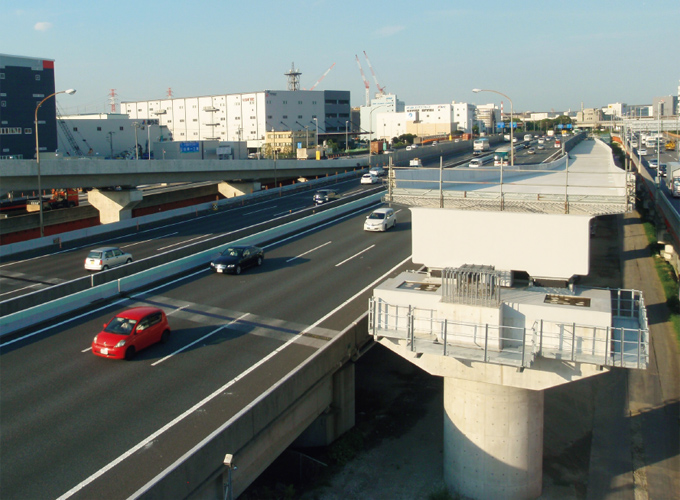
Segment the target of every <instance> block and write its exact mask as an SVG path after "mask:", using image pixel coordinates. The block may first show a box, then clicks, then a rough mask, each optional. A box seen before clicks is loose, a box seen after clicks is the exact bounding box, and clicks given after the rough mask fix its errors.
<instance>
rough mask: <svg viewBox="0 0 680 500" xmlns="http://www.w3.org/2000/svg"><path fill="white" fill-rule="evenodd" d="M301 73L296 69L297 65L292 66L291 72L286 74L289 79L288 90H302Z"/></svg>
mask: <svg viewBox="0 0 680 500" xmlns="http://www.w3.org/2000/svg"><path fill="white" fill-rule="evenodd" d="M301 74H302V73H300V70H299V69H295V63H292V64H291V65H290V71H288V72H287V73H284V75H286V76H287V77H288V90H293V91H295V90H300V75H301Z"/></svg>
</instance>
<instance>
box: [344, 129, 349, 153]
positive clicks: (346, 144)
mask: <svg viewBox="0 0 680 500" xmlns="http://www.w3.org/2000/svg"><path fill="white" fill-rule="evenodd" d="M348 124H349V121H346V122H345V153H346V152H347V150H348V149H349V148H348V146H349V143H348V142H347V125H348Z"/></svg>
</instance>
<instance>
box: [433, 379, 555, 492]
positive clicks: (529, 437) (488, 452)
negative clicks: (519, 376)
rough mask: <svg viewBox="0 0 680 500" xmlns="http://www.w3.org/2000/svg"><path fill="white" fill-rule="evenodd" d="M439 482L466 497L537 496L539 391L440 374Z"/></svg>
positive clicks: (540, 459)
mask: <svg viewBox="0 0 680 500" xmlns="http://www.w3.org/2000/svg"><path fill="white" fill-rule="evenodd" d="M443 469H444V481H445V482H446V485H447V487H448V488H449V490H450V491H452V492H457V493H459V494H461V495H463V496H465V497H469V498H477V499H482V498H504V499H528V498H537V497H538V496H540V494H541V490H542V473H543V391H531V390H527V389H518V388H514V387H507V386H501V385H496V384H489V383H485V382H477V381H471V380H462V379H454V378H450V377H445V378H444V467H443Z"/></svg>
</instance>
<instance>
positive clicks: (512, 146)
mask: <svg viewBox="0 0 680 500" xmlns="http://www.w3.org/2000/svg"><path fill="white" fill-rule="evenodd" d="M472 91H473V92H474V93H475V94H476V93H478V92H493V93H494V94H498V95H502V96H503V97H505V98H506V99H507V100H508V101H510V166H513V167H514V166H515V143H514V142H513V139H514V136H513V118H512V116H513V109H512V99H510V98H509V97H508V96H507V95H505V94H503V93H502V92H498V91H497V90H489V89H472ZM501 172H502V169H501ZM501 182H502V181H501Z"/></svg>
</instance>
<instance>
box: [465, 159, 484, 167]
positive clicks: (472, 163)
mask: <svg viewBox="0 0 680 500" xmlns="http://www.w3.org/2000/svg"><path fill="white" fill-rule="evenodd" d="M482 165H484V162H483V161H482V159H481V158H473V159H472V160H470V163H468V167H469V168H477V167H481V166H482Z"/></svg>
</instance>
